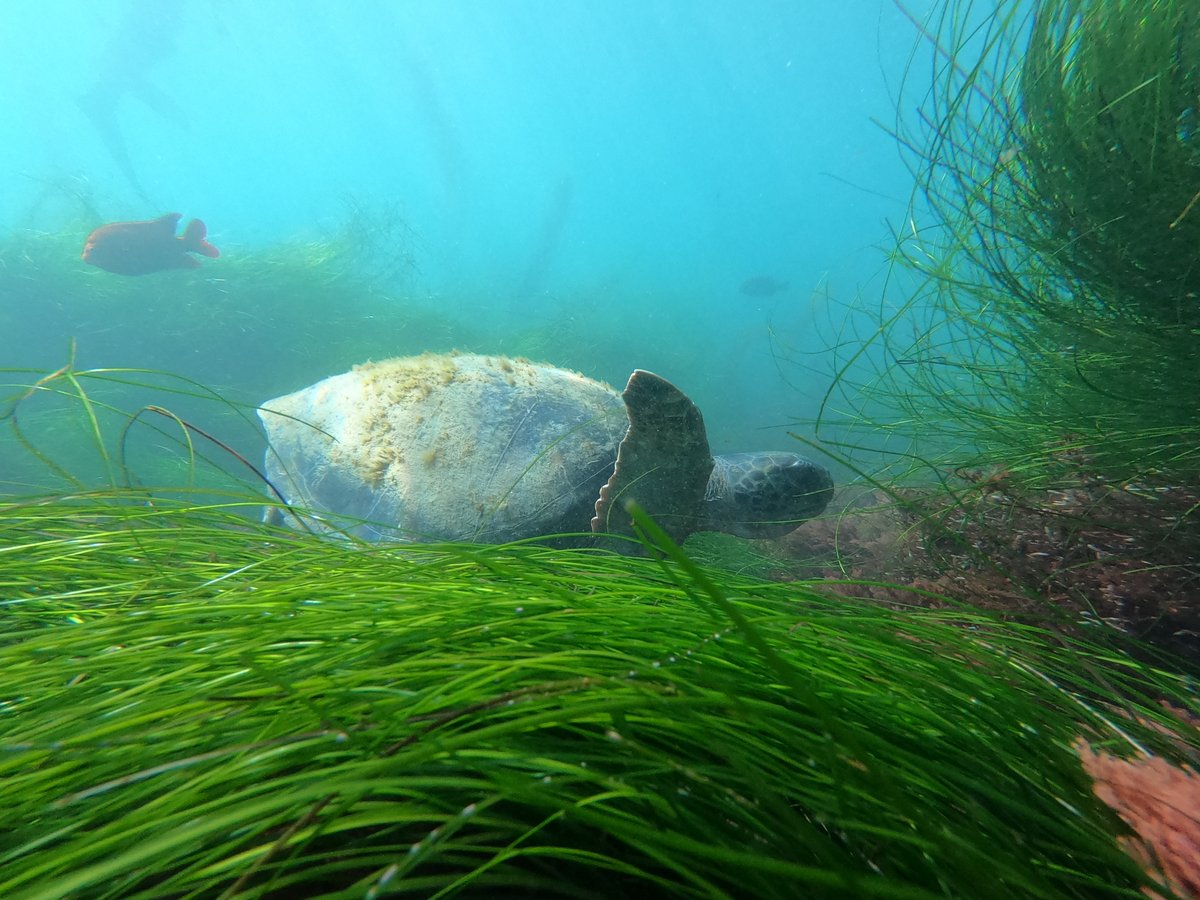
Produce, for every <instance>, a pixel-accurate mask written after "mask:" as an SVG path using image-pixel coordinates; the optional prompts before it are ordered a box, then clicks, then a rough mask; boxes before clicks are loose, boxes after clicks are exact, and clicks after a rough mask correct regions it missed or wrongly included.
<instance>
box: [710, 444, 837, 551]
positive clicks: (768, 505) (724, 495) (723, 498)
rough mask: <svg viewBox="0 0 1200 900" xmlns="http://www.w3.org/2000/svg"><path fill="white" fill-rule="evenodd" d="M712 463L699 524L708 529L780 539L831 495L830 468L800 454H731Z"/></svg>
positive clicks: (825, 503) (746, 535)
mask: <svg viewBox="0 0 1200 900" xmlns="http://www.w3.org/2000/svg"><path fill="white" fill-rule="evenodd" d="M713 462H714V466H713V472H712V476H711V477H710V478H709V480H708V490H707V492H706V493H705V496H704V511H703V516H702V521H701V526H700V527H701V528H703V529H706V530H709V531H723V532H725V533H726V534H735V535H738V536H739V537H748V538H771V537H782V536H783V535H785V534H787V533H788V532H789V531H791V530H792V529H793V528H795V527H796V526H797V525H799V524H800V523H801V522H803V521H804V520H805V519H811V518H812V517H813V516H815V515H818V514H819V513H820V512H821V511H822V510H824V509H825V507H826V505H828V503H829V500H830V498H832V497H833V478H832V477H830V475H829V472H828V470H826V469H825V467H824V466H820V465H817V464H816V463H814V462H812V461H811V460H808V459H805V458H804V457H803V456H801V455H800V454H798V453H789V452H786V451H765V452H759V453H727V454H724V455H722V456H717V457H715V458H714V460H713Z"/></svg>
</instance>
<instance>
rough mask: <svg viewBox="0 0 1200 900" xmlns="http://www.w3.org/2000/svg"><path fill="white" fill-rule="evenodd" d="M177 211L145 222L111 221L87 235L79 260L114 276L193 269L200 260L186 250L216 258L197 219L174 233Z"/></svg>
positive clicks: (177, 223) (204, 229)
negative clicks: (178, 233)
mask: <svg viewBox="0 0 1200 900" xmlns="http://www.w3.org/2000/svg"><path fill="white" fill-rule="evenodd" d="M182 218H183V216H182V215H180V214H179V213H167V214H166V215H165V216H160V217H159V218H157V219H151V220H150V221H148V222H114V223H113V224H111V225H102V226H101V227H99V228H97V229H96V230H95V231H93V232H92V233H91V234H89V235H88V239H87V243H86V244H84V245H83V261H84V262H85V263H91V264H92V265H93V266H99V267H100V268H101V269H104V270H105V271H108V272H114V273H116V274H117V275H149V274H150V273H151V272H162V271H163V270H165V269H195V268H198V267H199V265H200V260H198V259H196V258H195V257H194V256H188V253H202V254H204V255H205V256H210V257H212V258H213V259H216V258H217V257H218V256H220V255H221V251H220V250H218V249H217V248H216V247H214V246H213V245H212V244H210V243H209V242H208V241H206V240H205V239H204V236H205V235H206V234H208V229H206V228H205V227H204V223H203V222H201V221H200V220H199V219H192V221H190V222H188V224H187V228H185V229H184V230H183V235H182V236H181V237H176V236H175V229H176V228H178V227H179V220H180V219H182Z"/></svg>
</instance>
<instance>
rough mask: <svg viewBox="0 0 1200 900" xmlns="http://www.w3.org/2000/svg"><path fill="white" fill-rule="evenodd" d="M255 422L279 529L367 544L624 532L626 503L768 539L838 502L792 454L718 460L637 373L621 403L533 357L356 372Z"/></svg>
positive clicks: (386, 364)
mask: <svg viewBox="0 0 1200 900" xmlns="http://www.w3.org/2000/svg"><path fill="white" fill-rule="evenodd" d="M259 416H260V417H261V419H262V422H263V425H264V426H265V427H266V432H267V439H268V443H269V447H268V450H267V454H266V475H267V478H268V479H269V480H270V482H271V484H272V486H273V487H274V488H275V489H276V490H277V492H278V493H279V495H280V497H281V498H282V499H285V500H286V501H287V503H288V504H290V505H291V506H292V507H293V509H294V511H295V514H294V515H284V513H283V511H282V510H281V509H280V508H278V507H273V508H271V509H270V510H268V513H267V518H268V520H269V521H275V522H285V521H286V522H290V523H291V524H297V523H299V522H301V521H303V522H305V523H306V524H307V526H308V527H310V528H315V529H319V530H325V529H334V530H337V531H342V532H347V533H350V534H355V535H357V536H359V537H362V538H365V539H367V540H453V541H476V542H483V543H501V542H505V541H513V540H520V539H522V538H530V537H535V536H541V535H555V534H563V533H568V532H569V533H576V534H578V533H579V532H587V531H589V530H590V531H593V532H611V533H621V534H629V533H632V524H631V519H630V516H629V514H628V512H627V511H626V509H625V502H626V501H627V500H628V499H631V498H632V499H636V500H637V501H638V503H639V504H640V505H641V506H642V507H643V508H644V509H645V510H646V511H647V512H648V513H650V515H651V516H653V517H654V519H655V521H657V522H658V523H659V524H660V525H661V526H662V527H663V528H664V529H666V531H667V532H668V534H670V535H671V537H672V538H674V539H675V540H677V541H681V540H683V538H685V537H686V536H687V535H688V534H689V533H691V532H693V531H696V530H717V531H724V532H727V533H732V534H737V535H742V536H746V537H770V536H778V535H782V534H785V533H786V532H788V531H790V530H791V529H793V528H795V527H796V525H797V524H799V522H800V521H802V520H804V519H807V518H809V517H811V516H814V515H816V514H817V513H819V512H820V511H821V510H823V509H824V508H825V505H826V504H827V503H828V502H829V498H830V496H831V495H832V493H833V482H832V479H831V478H830V476H829V473H828V472H827V471H826V470H825V469H824V468H823V467H821V466H819V465H817V464H815V463H812V462H810V461H808V460H806V459H804V458H803V457H801V456H799V455H797V454H795V453H788V452H768V453H734V454H730V455H726V456H717V457H716V458H715V459H714V457H713V456H712V454H711V453H710V452H709V448H708V438H707V436H706V434H705V431H704V420H703V418H702V417H701V415H700V411H699V410H698V409H697V408H696V406H695V405H694V404H693V403H692V402H691V401H690V400H689V399H688V398H687V397H685V396H684V395H683V393H682V392H681V391H679V390H678V389H677V388H676V387H674V386H673V385H672V384H671V383H670V382H668V381H666V380H665V379H663V378H660V377H659V376H657V375H654V374H652V373H650V372H646V371H643V370H640V369H639V370H637V371H635V372H634V373H633V374H632V375H631V376H630V378H629V384H628V385H627V386H626V388H625V391H624V393H620V394H619V393H617V392H616V391H615V390H614V389H613V388H611V387H609V386H608V385H606V384H601V383H600V382H598V381H593V380H592V379H590V378H587V377H585V376H583V375H580V374H579V373H577V372H571V371H568V370H566V369H560V368H556V367H554V366H549V365H541V364H536V363H532V362H529V361H528V360H524V359H510V358H507V357H500V356H477V355H472V354H457V353H455V354H425V355H423V356H415V357H405V358H399V359H390V360H385V361H383V362H371V363H366V364H364V365H360V366H356V367H355V368H354V369H353V370H351V371H349V372H346V373H344V374H341V375H334V376H332V377H330V378H326V379H324V380H323V381H319V382H317V383H316V384H314V385H312V386H311V387H307V388H304V389H303V390H300V391H297V392H295V393H292V394H288V395H286V396H283V397H279V398H277V399H275V400H271V401H268V402H267V403H265V404H264V405H263V407H262V408H261V409H260V410H259ZM576 540H578V538H576Z"/></svg>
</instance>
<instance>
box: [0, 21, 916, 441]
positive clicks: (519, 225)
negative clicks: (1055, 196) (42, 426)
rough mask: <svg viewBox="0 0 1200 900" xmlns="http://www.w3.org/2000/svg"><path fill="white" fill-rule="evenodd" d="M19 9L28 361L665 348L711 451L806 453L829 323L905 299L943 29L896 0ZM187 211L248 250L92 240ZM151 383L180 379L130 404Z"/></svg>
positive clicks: (584, 366) (11, 227)
mask: <svg viewBox="0 0 1200 900" xmlns="http://www.w3.org/2000/svg"><path fill="white" fill-rule="evenodd" d="M906 6H907V8H908V9H909V10H910V12H912V13H913V14H914V15H916V16H918V17H919V16H921V15H922V14H923V13H925V12H926V11H927V10H926V6H927V4H919V3H908V4H906ZM6 16H7V20H8V21H7V23H6V26H5V28H4V29H3V31H2V32H0V82H2V83H3V84H4V91H3V100H0V103H2V104H3V106H4V107H5V110H6V112H5V115H4V116H3V122H4V126H5V133H6V134H7V135H8V137H7V139H6V140H4V141H0V162H2V163H3V166H4V170H5V171H6V172H9V173H10V178H9V180H8V183H7V184H6V187H5V190H4V191H3V192H2V194H0V242H2V244H3V246H4V249H0V254H3V255H4V258H5V265H6V268H7V269H8V270H9V271H10V272H11V271H14V270H16V269H19V270H20V272H21V278H20V283H19V287H14V286H13V284H14V283H13V282H11V281H10V282H9V283H8V287H7V290H8V291H9V293H10V297H9V302H8V303H6V304H4V306H5V308H3V309H0V326H2V328H3V331H2V333H0V335H2V336H0V350H2V352H0V367H3V368H11V367H31V368H35V369H46V370H51V369H55V368H57V367H59V366H61V365H62V364H63V363H64V362H65V361H66V356H67V352H68V351H67V348H68V344H69V341H70V339H71V338H74V339H76V341H77V363H78V365H79V366H82V367H97V366H120V367H145V368H153V369H166V370H169V371H172V372H177V373H179V374H181V375H185V376H187V377H189V378H194V379H198V380H199V381H202V382H204V383H206V384H211V385H213V386H215V387H217V388H218V389H220V390H221V391H223V392H226V393H228V394H229V395H230V396H233V397H236V398H237V399H239V400H240V401H244V402H246V403H248V404H254V403H257V402H261V401H263V400H266V399H268V398H270V397H272V396H275V395H277V394H280V393H283V392H286V391H290V390H294V389H296V388H299V387H302V386H304V385H306V384H309V383H312V382H314V381H316V380H318V379H320V378H322V377H324V376H326V375H329V374H333V373H334V372H337V371H341V370H344V369H345V368H348V367H349V366H350V365H353V364H354V363H356V362H360V361H363V360H365V359H367V358H381V357H386V356H390V355H399V354H407V353H413V352H420V351H423V350H433V351H442V350H448V349H452V348H455V347H457V348H461V349H469V350H476V351H484V352H505V353H514V354H518V353H519V354H524V355H529V356H533V357H536V358H538V359H542V360H546V361H550V362H555V363H560V364H563V365H568V366H571V367H574V368H578V369H580V370H582V371H584V372H585V373H586V374H589V375H592V376H595V377H597V378H601V379H604V380H607V381H610V382H612V383H614V384H617V385H618V386H619V385H620V384H623V383H624V380H625V378H626V376H627V375H628V373H629V371H630V370H631V369H633V368H634V367H642V368H648V369H652V370H655V371H658V372H659V373H660V374H662V375H664V376H665V377H668V378H670V379H671V380H672V381H674V382H675V383H677V384H678V385H680V386H681V387H682V388H683V389H684V390H685V391H687V392H688V393H689V395H691V396H692V398H693V399H694V400H696V402H697V403H698V404H699V405H700V407H701V408H702V409H703V410H704V412H705V416H706V419H707V423H708V427H709V432H710V437H711V441H712V444H713V447H714V449H716V450H718V451H723V450H742V449H759V448H785V449H787V448H795V443H794V441H793V439H792V438H790V437H789V435H788V432H789V430H793V431H794V430H797V428H799V430H800V431H801V432H804V431H805V427H804V426H803V425H800V426H797V424H796V423H797V422H798V421H802V420H805V419H808V418H811V417H812V416H813V415H815V413H816V411H817V405H818V403H819V402H820V400H821V398H822V396H823V395H824V393H825V390H826V388H827V387H828V384H829V380H830V376H831V372H832V368H831V365H830V359H831V355H830V354H831V351H830V349H829V348H830V347H831V346H833V345H835V344H838V343H839V342H840V343H842V344H843V345H844V344H845V343H846V342H847V341H852V340H853V336H854V334H855V333H856V330H858V329H859V326H858V325H856V322H858V320H859V318H860V317H861V318H862V322H863V324H862V326H861V328H862V329H864V330H866V329H869V323H870V322H871V321H873V319H872V316H873V315H874V311H876V310H877V309H878V308H879V307H880V304H886V303H888V302H889V300H888V297H887V293H886V290H887V289H886V288H885V279H884V277H883V276H884V274H885V266H886V260H885V249H884V248H886V246H887V245H888V244H889V243H890V242H891V240H892V238H891V233H892V230H893V229H896V228H899V227H900V226H901V224H902V222H903V221H904V217H905V210H906V208H907V204H908V200H909V196H910V192H911V177H910V175H909V173H908V172H907V171H906V169H905V167H904V165H903V162H902V159H901V156H900V153H899V148H898V147H897V145H896V142H895V140H894V139H893V138H892V137H891V136H890V135H889V134H888V132H887V130H886V128H885V127H884V126H886V125H888V124H890V123H893V122H894V121H895V120H896V116H897V102H898V97H899V96H900V93H901V86H902V83H903V90H904V92H905V94H910V93H911V94H913V95H915V96H918V97H919V96H920V94H921V90H922V89H921V82H922V78H924V79H926V80H928V78H929V71H930V66H929V62H928V58H927V57H929V56H930V55H931V53H930V51H929V50H928V48H927V47H926V48H924V49H922V48H921V42H920V39H919V35H918V34H917V31H916V29H915V28H914V26H913V25H912V23H911V22H910V20H909V19H908V18H907V17H906V16H905V15H904V14H903V13H902V12H901V11H900V10H899V9H898V8H897V7H896V6H895V5H894V4H893V3H892V2H891V0H843V2H838V3H827V2H817V0H808V2H794V0H793V2H767V0H761V2H751V3H748V4H733V3H728V2H717V0H708V2H695V0H676V2H667V0H663V2H632V0H630V2H603V3H598V2H562V0H540V2H535V0H479V2H404V3H402V2H382V0H380V2H375V0H354V2H347V3H327V2H311V0H310V2H294V0H289V2H283V0H256V2H255V3H253V4H241V3H228V2H221V0H199V2H194V3H186V4H185V3H161V2H154V0H125V2H118V0H110V2H105V3H83V2H78V0H50V2H45V3H41V4H38V5H36V7H35V6H33V5H18V6H15V7H14V8H13V9H12V10H8V11H6ZM914 54H915V56H914ZM914 60H915V61H914ZM906 72H907V73H908V74H907V78H908V81H907V83H904V81H903V80H904V78H905V76H906ZM170 211H179V212H181V213H183V215H184V217H185V221H186V220H187V219H189V218H191V217H193V216H195V217H199V218H201V219H203V220H204V221H205V222H206V223H207V225H208V228H209V237H210V239H211V240H212V242H213V243H214V244H215V245H216V246H218V247H219V248H220V249H221V251H222V256H221V258H220V259H216V260H208V259H206V260H203V266H202V268H200V269H196V270H188V271H169V272H163V273H158V274H154V275H147V276H141V277H123V276H118V275H112V274H110V273H107V272H103V271H100V270H98V269H94V268H92V267H89V266H85V265H84V264H83V263H82V262H81V261H80V260H79V258H78V253H79V250H80V249H82V244H83V241H84V238H85V237H86V236H87V234H88V232H89V231H90V230H91V229H92V228H94V227H95V226H97V225H100V224H102V223H104V222H110V221H121V220H136V219H148V218H152V217H156V216H158V215H161V214H162V213H165V212H170ZM348 228H349V229H351V230H350V231H349V232H348V231H347V229H348ZM354 229H357V230H354ZM348 233H349V234H350V237H349V238H348V239H347V240H349V242H350V244H351V245H355V244H357V245H359V246H360V247H361V250H362V252H361V253H357V254H355V253H353V252H352V253H350V254H349V255H348V256H344V257H341V258H339V259H337V260H335V261H334V262H333V263H331V265H330V266H329V267H326V268H325V269H322V270H321V274H322V277H321V278H315V277H314V278H309V277H306V275H305V271H306V269H305V267H304V265H303V261H304V256H305V252H306V251H305V249H304V248H305V246H306V245H309V244H311V243H312V242H321V241H329V240H331V239H338V238H345V236H346V235H347V234H348ZM31 236H32V238H33V239H34V240H35V246H37V247H40V248H41V249H40V250H38V252H37V254H35V256H36V258H35V259H33V260H32V261H31V260H30V259H29V257H28V254H27V253H26V252H25V250H24V248H25V247H26V246H27V245H26V244H24V243H20V242H21V241H28V240H30V239H31ZM37 241H40V242H41V243H36V242H37ZM18 244H19V245H20V248H21V249H18ZM260 263H261V265H259V264H260ZM327 275H329V276H331V277H329V278H325V276H327ZM332 276H336V277H332ZM751 279H755V280H754V281H751ZM347 290H349V291H350V293H349V294H347ZM14 292H15V293H14ZM10 380H14V381H19V380H20V379H19V378H13V379H10ZM145 402H159V403H161V402H163V399H162V398H161V397H158V398H157V399H155V398H153V397H150V398H149V399H147V398H146V397H143V396H142V395H140V394H139V395H137V396H136V397H133V398H131V399H130V400H129V402H128V403H127V405H128V406H130V407H131V408H134V409H136V408H137V406H139V405H140V404H141V403H145ZM174 402H175V403H176V404H177V405H178V404H182V406H180V409H181V410H182V411H183V412H184V413H185V414H187V415H189V416H191V417H195V418H196V419H197V421H199V422H202V423H207V424H208V427H210V428H212V429H213V430H214V431H220V432H221V433H222V434H224V435H225V437H226V439H227V440H229V441H230V442H231V443H233V444H235V445H236V446H239V447H240V448H241V449H242V450H243V451H244V452H246V453H247V455H257V454H259V453H260V452H261V447H260V446H257V445H256V443H255V442H256V440H258V438H257V435H256V434H254V432H253V429H252V428H249V427H245V428H242V427H241V426H238V425H237V424H236V423H232V422H230V421H229V420H228V419H226V418H223V417H222V416H221V414H220V413H219V412H214V411H213V410H212V409H211V408H208V409H206V408H205V407H204V406H203V405H196V404H193V403H192V402H191V401H187V400H180V399H179V398H174ZM173 408H174V407H173ZM46 418H50V419H52V418H54V416H53V415H50V414H47V415H46ZM57 427H59V428H64V427H66V426H64V425H63V423H62V422H61V421H59V422H58V425H57ZM56 440H58V441H59V443H60V444H61V443H63V440H62V439H61V437H60V438H57V439H56ZM65 442H66V443H70V441H69V440H67V441H65ZM0 452H5V453H9V452H12V445H11V444H10V443H4V444H0Z"/></svg>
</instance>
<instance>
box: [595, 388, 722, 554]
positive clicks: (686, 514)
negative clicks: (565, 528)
mask: <svg viewBox="0 0 1200 900" xmlns="http://www.w3.org/2000/svg"><path fill="white" fill-rule="evenodd" d="M621 399H622V400H624V401H625V408H626V411H627V413H628V415H629V430H628V431H626V432H625V437H624V439H623V440H622V441H621V445H620V447H619V448H618V450H617V462H616V465H615V466H614V467H613V473H612V477H611V478H610V479H609V480H608V483H607V484H606V485H604V487H603V488H601V489H600V499H599V500H597V501H596V515H595V517H594V518H593V519H592V531H594V532H597V533H599V532H608V533H611V534H625V535H632V534H633V533H634V530H633V520H632V518H631V517H630V516H629V514H628V512H626V509H625V505H626V503H628V502H629V501H630V500H635V501H637V504H638V505H639V506H640V507H641V508H642V509H644V510H645V511H646V512H647V513H648V514H649V515H650V516H651V518H653V519H654V521H655V522H657V523H658V525H659V526H660V527H661V528H662V529H663V530H664V531H665V532H666V533H667V534H668V535H669V536H670V537H671V539H672V540H673V541H675V542H676V543H679V542H681V541H683V539H684V538H686V537H687V536H688V535H689V534H691V533H692V532H693V531H695V530H696V526H697V524H698V523H699V520H700V509H701V506H702V504H703V502H704V492H705V489H706V488H707V487H708V479H709V476H710V475H711V474H712V468H713V458H712V453H711V452H710V451H709V449H708V436H707V434H706V433H705V431H704V417H703V416H702V415H701V414H700V410H699V409H697V407H696V404H694V403H692V401H691V400H689V399H688V398H687V396H686V395H685V394H684V393H683V392H682V391H681V390H679V388H677V387H675V385H673V384H671V382H669V381H667V380H666V379H665V378H660V377H659V376H657V375H655V374H654V373H653V372H646V371H644V370H642V369H637V370H635V371H634V373H633V374H632V375H630V376H629V383H628V384H627V385H626V386H625V391H624V392H623V393H622V394H621Z"/></svg>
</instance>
